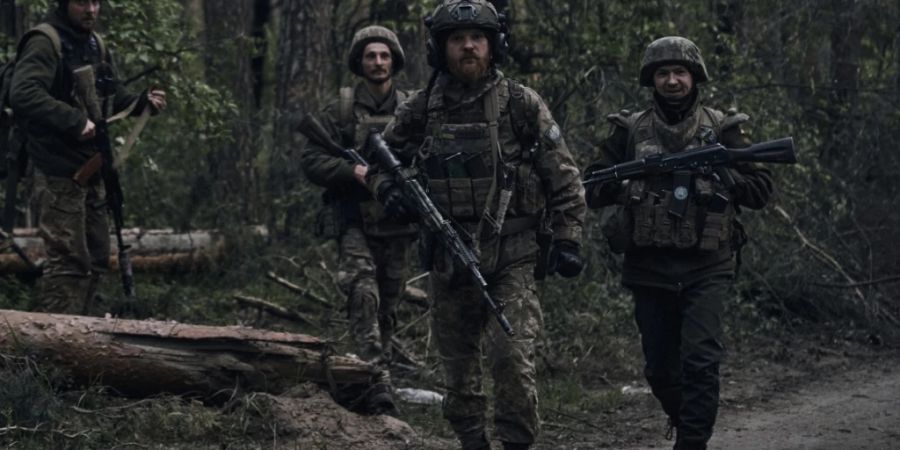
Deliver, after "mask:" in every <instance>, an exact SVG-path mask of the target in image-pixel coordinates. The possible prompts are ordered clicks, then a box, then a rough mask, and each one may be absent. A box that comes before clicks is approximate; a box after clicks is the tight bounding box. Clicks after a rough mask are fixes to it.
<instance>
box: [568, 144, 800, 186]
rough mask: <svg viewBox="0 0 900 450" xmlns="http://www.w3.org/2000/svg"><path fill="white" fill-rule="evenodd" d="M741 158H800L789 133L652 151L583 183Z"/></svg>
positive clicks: (590, 175)
mask: <svg viewBox="0 0 900 450" xmlns="http://www.w3.org/2000/svg"><path fill="white" fill-rule="evenodd" d="M739 162H756V163H770V164H794V163H796V162H797V155H796V152H795V151H794V139H793V138H790V137H786V138H782V139H775V140H772V141H765V142H760V143H757V144H753V145H751V146H749V147H746V148H737V149H734V148H731V149H730V148H726V147H725V146H723V145H722V144H712V145H708V146H705V147H700V148H697V149H693V150H689V151H685V152H680V153H669V154H659V155H653V156H650V157H647V158H643V159H639V160H635V161H628V162H625V163H622V164H616V165H614V166H611V167H607V168H604V169H599V170H595V171H593V172H590V173H587V174H585V177H584V182H583V184H584V185H590V184H594V183H606V182H610V181H618V180H627V179H635V178H643V177H647V176H651V175H660V174H663V173H670V172H674V171H676V170H692V171H693V170H699V169H701V168H704V167H712V168H716V167H718V166H723V165H726V164H730V163H739Z"/></svg>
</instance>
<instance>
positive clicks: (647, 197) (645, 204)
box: [632, 192, 659, 247]
mask: <svg viewBox="0 0 900 450" xmlns="http://www.w3.org/2000/svg"><path fill="white" fill-rule="evenodd" d="M658 199H659V196H658V195H656V193H654V192H647V193H646V194H644V195H643V196H642V197H641V199H640V201H638V202H637V203H636V204H635V205H634V206H633V207H632V212H633V217H634V233H633V235H632V239H633V240H634V245H636V246H638V247H649V246H651V245H653V228H654V226H653V224H654V220H655V214H654V210H655V209H656V201H657V200H658Z"/></svg>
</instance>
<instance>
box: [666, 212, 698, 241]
mask: <svg viewBox="0 0 900 450" xmlns="http://www.w3.org/2000/svg"><path fill="white" fill-rule="evenodd" d="M672 231H673V232H674V233H675V236H674V241H675V242H674V243H675V248H678V249H681V250H684V249H688V248H691V247H693V246H695V245H697V203H695V202H688V204H687V209H686V211H685V214H684V217H682V218H681V219H675V229H674V230H672Z"/></svg>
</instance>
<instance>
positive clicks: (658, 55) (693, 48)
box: [640, 36, 709, 87]
mask: <svg viewBox="0 0 900 450" xmlns="http://www.w3.org/2000/svg"><path fill="white" fill-rule="evenodd" d="M666 64H683V65H684V66H685V67H687V69H688V70H689V71H690V72H691V75H693V76H694V82H695V83H702V82H704V81H708V80H709V73H707V72H706V64H705V63H704V62H703V56H701V55H700V49H699V48H698V47H697V45H696V44H694V43H693V42H691V41H690V40H689V39H685V38H683V37H681V36H666V37H663V38H659V39H657V40H655V41H653V42H651V43H650V45H648V46H647V50H645V51H644V58H643V59H642V60H641V78H640V82H641V86H648V87H653V72H655V71H656V69H657V68H658V67H659V66H664V65H666Z"/></svg>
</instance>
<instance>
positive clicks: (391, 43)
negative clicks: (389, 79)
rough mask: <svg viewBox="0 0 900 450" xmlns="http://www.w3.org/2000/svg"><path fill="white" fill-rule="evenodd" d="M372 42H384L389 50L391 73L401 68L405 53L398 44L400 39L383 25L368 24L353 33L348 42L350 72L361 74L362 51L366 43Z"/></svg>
mask: <svg viewBox="0 0 900 450" xmlns="http://www.w3.org/2000/svg"><path fill="white" fill-rule="evenodd" d="M372 42H381V43H384V44H385V45H387V46H388V48H389V49H390V50H391V58H392V59H393V64H392V66H391V67H392V68H393V70H392V74H395V73H397V72H399V71H400V70H401V69H403V63H404V62H405V61H406V54H404V53H403V47H401V46H400V40H399V39H397V35H396V34H394V32H393V31H391V30H388V29H387V28H385V27H382V26H379V25H370V26H368V27H365V28H363V29H361V30H359V31H357V32H356V34H354V35H353V41H351V42H350V52H348V53H347V65H348V66H349V67H350V71H351V72H353V73H355V74H356V75H359V76H363V71H362V53H363V50H365V48H366V45H369V44H370V43H372Z"/></svg>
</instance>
